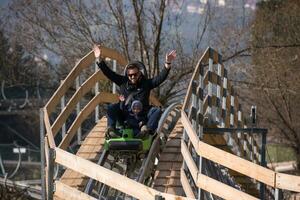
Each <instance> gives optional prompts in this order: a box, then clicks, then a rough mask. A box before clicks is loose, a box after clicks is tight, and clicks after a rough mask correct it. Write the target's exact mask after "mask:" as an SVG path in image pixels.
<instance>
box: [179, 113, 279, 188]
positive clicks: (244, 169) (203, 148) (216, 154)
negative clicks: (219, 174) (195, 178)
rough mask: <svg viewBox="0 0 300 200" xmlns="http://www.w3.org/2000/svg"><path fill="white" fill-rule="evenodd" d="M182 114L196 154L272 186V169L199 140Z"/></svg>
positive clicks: (273, 176) (273, 178)
mask: <svg viewBox="0 0 300 200" xmlns="http://www.w3.org/2000/svg"><path fill="white" fill-rule="evenodd" d="M184 115H185V113H184V112H183V114H182V124H183V126H184V128H185V130H186V132H187V134H188V136H189V138H190V140H191V142H192V144H193V146H194V148H195V149H196V151H197V153H198V155H200V156H203V157H204V158H207V159H209V160H211V161H214V162H216V163H219V164H221V165H223V166H225V167H228V168H230V169H233V170H235V171H237V172H240V173H241V174H244V175H246V176H249V177H251V178H254V179H256V180H259V181H261V182H263V183H265V184H267V185H269V186H272V187H274V184H275V173H274V172H273V171H272V170H269V169H267V168H264V167H262V166H260V165H257V164H254V163H252V162H250V161H247V160H245V159H242V158H240V157H238V156H235V155H233V154H230V153H227V152H225V151H222V150H220V149H218V148H216V147H213V146H211V145H208V144H206V143H204V142H202V141H200V140H199V139H198V138H197V136H196V132H195V131H194V129H193V128H192V125H191V123H190V122H189V121H188V119H187V117H186V115H185V116H184Z"/></svg>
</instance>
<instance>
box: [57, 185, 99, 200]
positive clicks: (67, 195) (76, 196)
mask: <svg viewBox="0 0 300 200" xmlns="http://www.w3.org/2000/svg"><path fill="white" fill-rule="evenodd" d="M55 188H56V191H55V193H54V195H55V196H57V197H59V198H61V199H72V200H97V199H96V198H94V197H92V196H89V195H87V194H86V193H83V192H81V191H79V190H76V189H74V188H72V187H70V186H68V185H66V184H64V183H62V182H60V181H55Z"/></svg>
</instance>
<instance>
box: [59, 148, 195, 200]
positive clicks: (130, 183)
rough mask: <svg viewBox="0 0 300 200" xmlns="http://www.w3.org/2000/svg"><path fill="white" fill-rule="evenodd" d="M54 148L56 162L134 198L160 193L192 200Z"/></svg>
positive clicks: (172, 198) (168, 199)
mask: <svg viewBox="0 0 300 200" xmlns="http://www.w3.org/2000/svg"><path fill="white" fill-rule="evenodd" d="M55 150H56V159H55V161H56V162H57V163H58V164H61V165H63V166H65V167H67V168H70V169H72V170H74V171H77V172H79V173H81V174H83V175H86V176H88V177H91V178H93V179H95V180H97V181H100V182H101V183H104V184H106V185H108V186H109V187H112V188H115V189H117V190H119V191H121V192H124V193H126V194H128V195H131V196H132V197H134V198H138V199H145V200H148V199H149V200H153V199H154V197H155V195H160V196H162V197H164V198H165V199H166V200H180V199H182V200H192V198H188V197H181V196H176V195H171V194H167V193H162V192H159V191H157V190H154V189H152V188H150V187H147V186H145V185H143V184H141V183H138V182H136V181H134V180H132V179H130V178H128V177H125V176H123V175H120V174H118V173H116V172H114V171H111V170H109V169H106V168H104V167H102V166H99V165H97V164H95V163H93V162H90V161H88V160H85V159H83V158H80V157H78V156H75V155H73V154H71V153H68V152H66V151H64V150H62V149H59V148H56V149H55Z"/></svg>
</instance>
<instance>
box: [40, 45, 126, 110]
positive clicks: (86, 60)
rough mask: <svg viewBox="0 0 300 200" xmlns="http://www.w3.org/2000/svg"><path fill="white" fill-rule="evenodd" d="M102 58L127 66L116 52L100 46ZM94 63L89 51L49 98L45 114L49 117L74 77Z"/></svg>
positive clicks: (92, 55)
mask: <svg viewBox="0 0 300 200" xmlns="http://www.w3.org/2000/svg"><path fill="white" fill-rule="evenodd" d="M100 48H101V51H102V56H103V57H109V58H111V59H113V60H117V62H118V63H119V64H120V65H122V66H125V65H126V64H127V62H128V61H127V60H126V59H125V57H123V56H122V55H121V54H120V53H118V52H117V51H114V50H112V49H110V48H107V47H104V46H101V47H100ZM94 61H95V56H94V52H93V51H90V52H89V53H88V54H87V55H86V56H84V57H83V58H82V59H81V60H80V61H79V62H78V63H77V64H76V65H75V67H74V68H73V69H72V71H71V72H70V73H69V74H68V76H67V77H66V79H65V80H64V82H63V84H61V85H60V87H59V88H58V89H57V90H56V92H55V93H54V95H53V96H52V97H51V98H50V100H49V101H48V103H47V104H46V106H45V108H46V110H47V114H48V115H50V113H52V112H53V111H54V109H55V107H56V106H57V105H58V103H59V101H60V99H61V97H62V96H63V95H64V94H65V93H66V92H67V90H68V89H69V88H70V87H71V86H72V84H73V82H74V81H75V79H76V77H77V76H78V75H79V74H80V73H81V72H82V70H84V69H85V68H87V67H88V66H90V65H91V64H92V63H93V62H94Z"/></svg>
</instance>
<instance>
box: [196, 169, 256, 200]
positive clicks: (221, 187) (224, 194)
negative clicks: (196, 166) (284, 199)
mask: <svg viewBox="0 0 300 200" xmlns="http://www.w3.org/2000/svg"><path fill="white" fill-rule="evenodd" d="M197 186H198V187H200V188H202V189H203V190H206V191H208V192H210V193H213V194H215V195H217V196H219V197H221V198H223V199H226V200H236V199H239V200H259V199H257V198H255V197H253V196H251V195H249V194H247V193H244V192H242V191H239V190H237V189H235V188H233V187H231V186H228V185H226V184H224V183H221V182H219V181H216V180H215V179H212V178H210V177H208V176H206V175H203V174H198V179H197Z"/></svg>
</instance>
